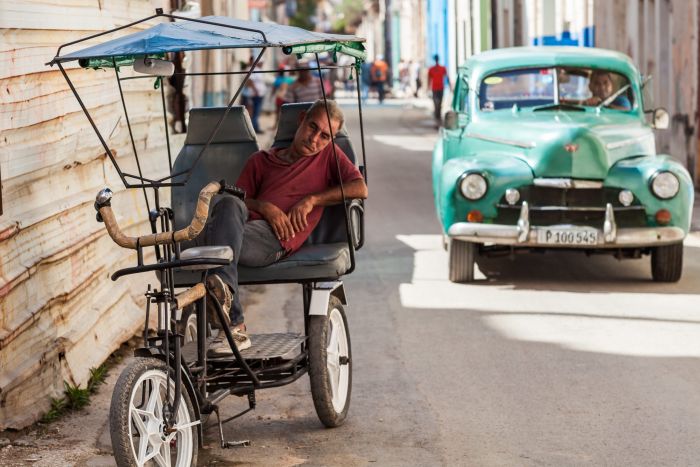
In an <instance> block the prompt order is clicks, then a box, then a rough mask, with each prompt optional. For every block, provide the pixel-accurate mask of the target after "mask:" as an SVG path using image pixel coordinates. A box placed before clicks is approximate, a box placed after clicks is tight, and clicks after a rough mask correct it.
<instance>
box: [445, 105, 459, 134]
mask: <svg viewBox="0 0 700 467" xmlns="http://www.w3.org/2000/svg"><path fill="white" fill-rule="evenodd" d="M444 122H445V123H444V125H443V126H444V127H445V129H446V130H454V129H456V128H457V127H458V126H459V117H458V115H457V112H455V111H454V110H448V111H447V112H445V120H444Z"/></svg>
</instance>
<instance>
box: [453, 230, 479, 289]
mask: <svg viewBox="0 0 700 467" xmlns="http://www.w3.org/2000/svg"><path fill="white" fill-rule="evenodd" d="M448 251H449V255H450V260H449V269H450V281H451V282H472V281H473V280H474V262H475V261H476V244H475V243H473V242H463V241H461V240H455V239H452V240H450V246H449V250H448Z"/></svg>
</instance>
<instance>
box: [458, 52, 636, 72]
mask: <svg viewBox="0 0 700 467" xmlns="http://www.w3.org/2000/svg"><path fill="white" fill-rule="evenodd" d="M529 66H535V67H539V66H585V67H590V68H601V69H606V70H612V71H616V72H619V73H622V74H624V75H626V76H627V77H628V78H632V79H636V78H637V77H638V76H639V73H638V72H637V69H636V67H635V66H634V63H633V62H632V59H630V57H628V56H627V55H625V54H623V53H621V52H616V51H614V50H608V49H599V48H594V47H573V46H556V47H551V46H539V47H508V48H502V49H493V50H488V51H486V52H482V53H479V54H476V55H472V56H471V57H470V58H469V59H468V60H467V61H466V63H465V64H464V65H462V66H461V67H460V71H462V72H468V73H469V74H470V75H471V76H472V78H476V79H479V78H481V77H482V76H484V75H487V74H490V73H492V72H494V71H498V70H505V69H513V68H526V67H529Z"/></svg>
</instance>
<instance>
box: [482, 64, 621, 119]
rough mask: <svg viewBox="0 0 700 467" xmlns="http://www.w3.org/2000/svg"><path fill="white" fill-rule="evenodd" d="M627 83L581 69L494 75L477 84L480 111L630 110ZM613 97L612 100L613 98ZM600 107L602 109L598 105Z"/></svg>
mask: <svg viewBox="0 0 700 467" xmlns="http://www.w3.org/2000/svg"><path fill="white" fill-rule="evenodd" d="M629 84H630V83H629V80H628V79H627V78H626V77H625V76H623V75H621V74H619V73H616V72H614V71H608V70H599V69H591V68H581V67H554V68H527V69H520V70H509V71H502V72H499V73H494V74H492V75H489V76H487V77H486V78H484V79H483V80H482V81H481V85H480V88H479V107H480V108H481V110H484V111H487V112H488V111H492V110H499V109H510V108H513V106H516V107H517V108H526V107H542V109H541V110H545V109H547V108H548V107H550V106H554V107H553V108H558V107H559V106H563V105H565V106H567V107H569V108H573V106H581V107H582V108H584V107H598V106H601V107H605V108H608V109H614V110H624V111H626V110H631V109H632V107H633V103H634V100H633V99H634V95H633V92H632V89H631V87H630V85H629ZM613 96H614V97H613ZM601 104H602V105H601Z"/></svg>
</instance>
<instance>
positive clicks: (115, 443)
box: [109, 358, 199, 467]
mask: <svg viewBox="0 0 700 467" xmlns="http://www.w3.org/2000/svg"><path fill="white" fill-rule="evenodd" d="M171 373H172V372H171V371H170V370H169V368H168V367H167V366H166V365H165V363H163V362H162V361H160V360H157V359H155V358H135V359H134V361H133V362H131V363H130V364H129V366H127V367H126V369H125V370H124V371H123V372H122V374H121V375H120V376H119V379H118V380H117V384H116V386H115V387H114V392H113V393H112V404H111V406H110V410H109V420H110V423H109V429H110V434H111V437H112V450H113V451H114V459H115V460H116V461H117V465H118V466H120V467H122V466H129V467H131V466H139V467H141V466H174V467H186V466H190V465H197V450H198V448H199V432H198V431H197V426H196V424H197V423H196V421H195V420H194V410H193V407H192V401H191V400H190V397H189V394H188V393H187V391H186V390H185V389H184V388H183V390H182V394H181V396H180V404H179V407H178V411H177V416H176V417H175V425H174V426H173V427H172V430H170V431H168V432H166V430H165V416H164V410H163V408H164V407H165V406H166V401H167V399H166V394H167V392H166V389H167V385H170V399H171V400H170V402H171V403H172V402H173V399H174V397H175V382H174V381H173V379H172V377H171Z"/></svg>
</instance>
